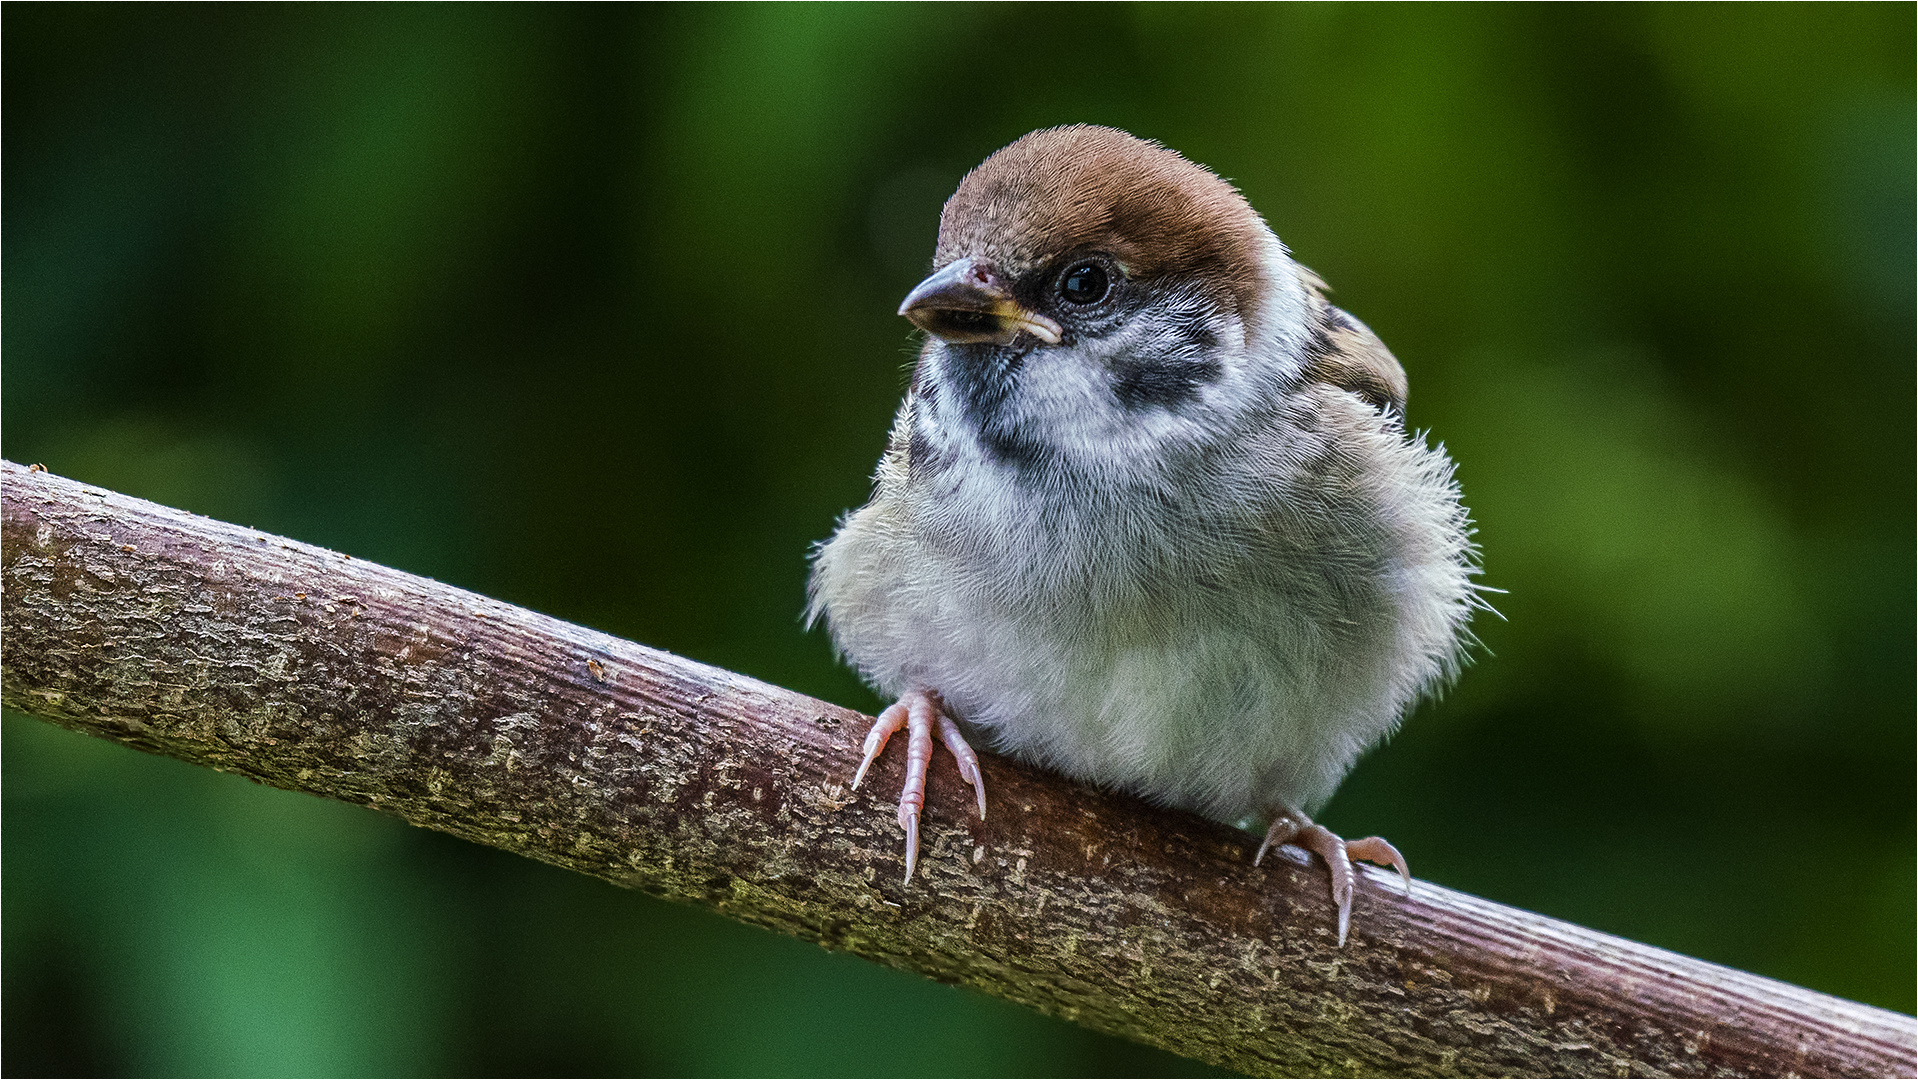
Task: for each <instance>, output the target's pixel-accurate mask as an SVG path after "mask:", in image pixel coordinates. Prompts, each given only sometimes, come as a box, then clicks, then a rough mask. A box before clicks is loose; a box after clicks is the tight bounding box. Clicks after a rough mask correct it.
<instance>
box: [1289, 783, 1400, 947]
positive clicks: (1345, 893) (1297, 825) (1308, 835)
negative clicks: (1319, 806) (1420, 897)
mask: <svg viewBox="0 0 1918 1080" xmlns="http://www.w3.org/2000/svg"><path fill="white" fill-rule="evenodd" d="M1286 843H1296V844H1298V845H1299V846H1300V847H1302V848H1304V849H1306V850H1307V851H1310V852H1311V853H1313V854H1314V855H1317V856H1318V857H1319V858H1321V859H1323V860H1325V866H1326V870H1327V871H1328V872H1329V873H1330V875H1331V878H1332V902H1333V903H1335V904H1337V905H1338V906H1339V947H1340V948H1344V947H1345V935H1346V931H1347V930H1348V929H1349V928H1350V926H1351V924H1352V893H1353V891H1354V889H1355V888H1356V887H1357V885H1358V875H1357V874H1354V873H1353V872H1352V862H1353V860H1355V859H1364V860H1366V861H1367V862H1374V863H1378V864H1379V865H1381V866H1389V867H1391V868H1393V869H1395V870H1397V871H1398V872H1399V880H1400V881H1402V882H1404V884H1405V895H1407V896H1410V895H1412V871H1411V870H1409V869H1407V868H1406V865H1405V856H1403V855H1400V854H1399V849H1398V848H1395V847H1393V846H1392V845H1391V844H1389V843H1387V842H1386V841H1385V839H1384V838H1383V837H1378V836H1368V837H1366V838H1365V839H1363V840H1353V841H1351V842H1350V843H1348V842H1346V841H1345V840H1342V839H1340V838H1339V836H1338V835H1337V834H1336V833H1334V832H1332V830H1330V829H1328V828H1326V827H1325V826H1323V825H1315V824H1313V822H1312V819H1311V818H1308V817H1306V816H1305V815H1304V814H1301V813H1299V812H1298V811H1296V810H1281V811H1280V812H1279V814H1278V816H1277V817H1275V818H1273V820H1272V827H1271V828H1269V829H1267V830H1266V832H1265V842H1264V843H1262V844H1260V845H1259V853H1258V854H1257V855H1254V856H1253V857H1252V865H1253V866H1257V865H1259V863H1260V861H1262V860H1263V859H1264V858H1265V853H1266V852H1267V851H1268V850H1270V849H1271V848H1272V847H1274V846H1275V845H1278V844H1286Z"/></svg>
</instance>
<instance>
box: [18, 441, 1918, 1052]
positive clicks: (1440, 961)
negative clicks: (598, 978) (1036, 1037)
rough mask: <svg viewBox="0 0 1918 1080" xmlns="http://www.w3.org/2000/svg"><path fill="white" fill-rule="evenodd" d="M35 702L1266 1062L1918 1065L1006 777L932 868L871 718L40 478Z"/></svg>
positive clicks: (21, 597) (1763, 1010) (1869, 1044)
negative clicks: (864, 774) (905, 833)
mask: <svg viewBox="0 0 1918 1080" xmlns="http://www.w3.org/2000/svg"><path fill="white" fill-rule="evenodd" d="M0 470H3V471H0V483H3V484H4V492H0V495H3V497H4V528H3V531H0V553H3V555H4V570H3V571H0V588H3V589H4V608H3V609H0V615H3V616H4V629H5V640H4V656H0V668H3V676H0V688H3V692H4V700H5V703H6V704H7V705H8V706H10V707H12V708H16V709H20V710H22V711H24V712H28V713H32V714H34V715H36V716H40V717H43V718H45V719H47V720H49V721H52V722H53V723H56V724H60V725H62V726H64V727H68V728H72V729H74V730H77V731H84V732H87V733H89V734H93V735H98V736H101V737H103V738H108V739H112V740H115V741H117V742H122V743H125V744H127V745H129V746H134V747H137V748H139V749H142V750H146V751H149V752H152V753H156V754H164V755H167V756H169V757H176V758H181V759H183V760H187V761H192V762H197V763H199V764H203V765H207V766H210V767H212V768H216V769H221V770H225V771H228V772H236V773H240V774H243V775H246V776H249V777H252V778H253V779H255V780H258V781H260V782H262V783H267V784H272V785H274V786H277V787H283V788H287V789H290V790H294V791H305V792H311V793H314V794H318V795H325V796H328V797H330V798H335V799H341V800H344V801H347V802H353V803H359V804H361V805H365V806H370V807H373V808H375V809H377V810H380V811H383V812H385V813H389V814H394V815H396V816H398V817H401V818H403V819H405V820H407V821H409V822H412V823H414V824H416V825H422V826H425V827H428V828H433V829H440V830H443V831H445V832H449V833H452V834H454V835H456V836H462V837H465V838H467V839H469V840H473V841H475V842H477V843H482V844H490V845H492V846H494V847H499V848H504V849H506V850H508V851H515V852H519V853H520V854H523V855H527V856H530V857H532V858H536V859H540V860H543V861H546V862H549V863H554V864H556V865H559V866H564V867H567V868H569V869H572V870H577V871H579V872H580V873H584V874H591V875H594V876H595V877H600V878H604V879H606V880H608V881H612V882H614V883H616V884H619V885H624V886H628V887H631V888H636V889H641V890H644V891H646V892H648V893H652V894H654V895H657V896H663V897H667V898H670V899H674V900H679V901H683V902H686V903H692V904H698V905H700V906H702V907H707V908H711V909H713V910H715V911H719V912H721V913H723V914H725V915H727V916H729V917H731V918H735V919H739V920H742V921H744V922H750V923H754V924H756V925H759V926H764V927H767V928H770V929H772V930H776V931H778V932H780V933H784V934H791V935H794V936H797V937H802V938H805V939H807V940H809V941H814V942H817V943H819V944H820V945H823V946H825V947H827V948H830V949H840V950H844V951H847V952H851V953H854V954H856V955H859V956H863V957H866V958H868V959H872V960H876V961H878V962H880V963H884V964H889V965H891V966H894V967H898V968H902V969H905V970H908V971H916V972H919V973H921V974H923V975H926V976H928V977H931V978H935V979H939V980H942V981H945V982H952V983H958V984H962V985H965V986H970V987H973V988H975V989H978V990H980V991H982V992H984V993H988V994H992V995H995V996H998V997H1002V998H1006V999H1008V1000H1011V1001H1017V1002H1020V1003H1022V1004H1026V1005H1030V1006H1032V1007H1033V1008H1036V1009H1040V1010H1042V1011H1044V1012H1047V1013H1051V1014H1053V1015H1056V1016H1062V1017H1065V1018H1066V1019H1068V1020H1072V1021H1074V1022H1077V1023H1080V1024H1084V1025H1086V1026H1088V1027H1092V1028H1096V1029H1098V1030H1100V1031H1106V1032H1111V1033H1114V1034H1117V1035H1122V1036H1125V1037H1128V1038H1132V1039H1137V1040H1139V1041H1142V1042H1146V1043H1151V1044H1153V1045H1156V1046H1161V1047H1164V1048H1166V1049H1168V1050H1172V1051H1174V1052H1176V1053H1180V1054H1185V1055H1188V1056H1191V1057H1194V1058H1199V1059H1201V1060H1205V1061H1209V1062H1213V1063H1215V1064H1218V1065H1221V1066H1224V1067H1227V1068H1231V1069H1237V1070H1240V1071H1243V1072H1247V1073H1254V1074H1270V1075H1302V1074H1348V1073H1350V1074H1368V1075H1389V1074H1407V1075H1529V1076H1598V1075H1619V1076H1624V1075H1685V1076H1693V1075H1697V1076H1707V1075H1730V1076H1743V1075H1749V1076H1781V1075H1794V1074H1795V1075H1834V1076H1835V1075H1860V1076H1873V1075H1903V1076H1910V1075H1913V1073H1914V1071H1918V1049H1915V1037H1914V1026H1913V1021H1912V1019H1911V1018H1909V1017H1905V1016H1902V1015H1899V1014H1896V1013H1889V1012H1885V1011H1883V1010H1880V1009H1874V1008H1870V1007H1868V1006H1863V1005H1858V1004H1855V1003H1852V1002H1847V1001H1843V1000H1840V999H1837V998H1832V997H1829V996H1826V995H1823V994H1817V993H1813V992H1810V991H1807V990H1802V989H1799V988H1797V987H1793V986H1788V985H1785V984H1783V983H1778V982H1774V981H1772V980H1769V979H1763V978H1759V977H1756V976H1752V975H1747V974H1744V973H1741V972H1737V971H1732V970H1729V969H1726V968H1722V967H1718V966H1715V965H1711V964H1706V963H1703V962H1700V961H1696V960H1691V959H1687V958H1685V957H1681V956H1676V955H1673V954H1671V953H1667V952H1664V951H1661V950H1658V949H1653V948H1649V947H1646V946H1642V945H1636V944H1633V943H1631V942H1627V941H1622V940H1619V939H1616V938H1612V937H1608V936H1606V935H1603V934H1599V933H1595V932H1592V931H1588V930H1584V929H1581V928H1579V927H1576V926H1570V925H1567V924H1564V923H1560V922H1556V921H1554V920H1551V919H1547V918H1543V917H1541V916H1537V915H1532V914H1529V913H1526V912H1522V911H1515V910H1512V909H1509V908H1504V907H1500V906H1499V905H1496V904H1492V903H1489V902H1487V901H1483V900H1479V899H1476V898H1474V897H1470V896H1466V895H1463V894H1460V893H1456V892H1452V891H1450V890H1447V889H1443V888H1439V887H1436V886H1432V885H1427V884H1424V883H1419V884H1417V885H1416V886H1415V887H1414V889H1413V893H1412V896H1411V897H1409V898H1407V897H1404V896H1401V895H1400V893H1399V891H1398V888H1397V886H1396V884H1395V881H1394V879H1391V878H1389V877H1388V876H1386V875H1385V874H1383V873H1377V872H1372V871H1370V870H1368V871H1367V872H1366V873H1365V874H1364V875H1363V880H1362V882H1361V890H1360V896H1359V899H1358V903H1357V907H1356V910H1355V911H1354V915H1353V921H1352V926H1353V932H1352V940H1351V941H1350V942H1349V943H1348V944H1347V945H1346V947H1345V948H1343V949H1340V948H1338V947H1337V946H1336V945H1335V940H1334V926H1333V918H1332V912H1331V905H1330V901H1329V900H1328V898H1327V896H1326V892H1327V890H1326V883H1325V877H1324V871H1323V869H1322V868H1319V867H1315V866H1313V865H1312V864H1311V863H1309V862H1308V861H1307V860H1306V859H1305V858H1304V857H1303V856H1302V855H1300V854H1299V853H1297V852H1294V851H1292V850H1290V849H1286V850H1284V851H1283V852H1281V857H1279V858H1276V859H1271V858H1268V860H1267V861H1266V864H1265V865H1264V866H1263V867H1260V868H1257V869H1255V868H1253V867H1252V865H1251V854H1252V850H1253V846H1254V843H1255V838H1253V837H1250V836H1247V835H1245V834H1243V833H1240V832H1237V831H1235V830H1233V829H1230V828H1227V827H1225V826H1222V825H1218V824H1215V823H1212V822H1207V821H1204V820H1201V819H1199V818H1196V817H1192V816H1190V815H1186V814H1180V813H1173V812H1167V811H1163V810H1157V809H1154V808H1152V807H1149V806H1146V805H1144V804H1142V803H1140V802H1138V801H1136V800H1132V799H1128V798H1124V797H1120V796H1116V795H1112V794H1108V793H1102V792H1099V791H1095V790H1091V789H1088V788H1085V787H1081V786H1079V785H1077V784H1074V783H1071V782H1069V781H1066V780H1064V779H1061V778H1059V777H1057V776H1052V775H1049V774H1047V773H1044V772H1041V771H1038V770H1036V769H1032V768H1029V767H1027V766H1024V765H1021V764H1019V763H1017V762H1012V761H1008V760H1005V759H999V758H992V757H990V756H988V757H986V759H985V760H984V771H985V777H986V788H987V792H988V794H989V797H990V816H989V817H988V818H987V819H986V820H984V821H981V820H979V819H978V818H977V816H976V814H975V813H974V812H973V811H972V810H971V808H970V798H969V793H968V792H967V790H966V789H965V787H964V785H963V784H962V783H961V782H960V781H959V780H958V777H957V776H956V774H955V773H954V772H953V771H952V770H951V769H946V768H939V769H935V770H934V772H933V777H932V782H931V789H930V793H929V796H930V797H929V800H928V810H927V815H926V820H925V825H924V831H925V848H924V852H923V855H922V858H921V861H920V869H919V874H918V876H917V877H916V878H915V880H914V881H913V882H912V883H911V884H909V885H908V884H905V883H903V882H902V881H901V880H900V879H901V873H902V861H901V856H902V851H901V847H902V844H901V836H900V833H899V830H898V826H897V825H896V824H895V822H894V808H893V805H892V802H891V799H890V798H889V797H888V796H889V795H890V794H892V793H896V792H897V791H898V789H899V784H900V781H901V772H902V764H901V762H902V758H903V755H901V754H897V753H894V754H890V755H888V756H887V757H886V758H885V759H884V760H883V761H882V762H881V763H880V765H879V766H877V767H876V768H875V770H874V774H873V775H872V777H871V778H870V780H869V782H868V784H867V785H866V786H865V787H864V788H862V789H861V790H860V791H859V792H857V793H854V792H851V791H849V790H848V780H849V779H850V776H851V773H852V767H853V765H854V764H855V763H856V759H857V747H858V744H859V741H860V739H861V737H863V735H864V733H865V731H866V728H867V726H868V725H869V724H870V723H871V721H870V719H869V718H867V717H865V716H862V715H860V714H858V713H854V712H851V711H848V710H846V709H841V708H839V707H837V706H834V705H830V704H827V703H825V702H822V701H817V700H814V699H812V698H808V697H805V696H802V695H799V694H795V693H792V692H789V691H786V690H782V689H779V688H778V687H774V686H769V685H767V684H765V683H761V682H757V681H755V680H753V679H750V678H746V677H744V676H741V675H736V674H733V673H731V672H728V671H724V670H720V669H717V668H713V667H709V666H707V665H704V664H698V663H693V662H691V661H687V660H683V659H680V658H678V657H675V656H672V655H670V654H667V653H663V652H660V651H658V650H655V649H649V648H646V647H644V646H641V645H636V644H633V643H631V642H628V641H622V640H620V639H618V638H614V637H611V636H608V635H606V634H601V633H597V632H595V631H592V630H587V629H584V628H582V627H578V626H574V625H571V624H568V623H565V622H561V621H559V620H557V619H552V618H548V617H546V616H544V615H539V614H537V613H534V612H531V611H527V610H524V609H522V608H517V607H513V606H511V605H508V604H504V603H500V602H498V601H495V600H490V599H487V598H485V597H481V596H477V595H475V594H472V593H469V592H465V591H463V590H460V589H455V588H451V587H449V586H446V585H442V584H439V583H437V582H434V581H430V580H426V579H424V578H419V577H415V576H413V575H409V574H405V573H401V572H399V571H395V570H391V569H388V568H385V567H381V566H377V565H373V564H370V563H366V562H363V561H359V560H354V559H352V558H350V557H348V556H345V555H342V554H338V553H335V552H330V551H325V550H322V549H319V548H315V547H311V546H309V545H306V544H301V543H297V542H294V541H290V540H285V539H282V538H280V537H277V536H270V535H266V534H263V533H259V532H257V531H255V530H252V529H246V528H241V527H238V526H234V525H228V524H223V523H221V522H217V521H210V520H208V519H205V518H201V517H196V516H193V515H190V514H185V513H182V512H179V511H176V510H170V509H167V508H165V507H161V506H157V505H154V504H152V503H148V502H143V501H141V500H138V499H133V498H128V497H125V496H121V495H117V494H114V493H112V492H108V491H103V490H100V489H97V488H91V487H87V486H84V485H81V484H77V483H74V482H72V481H69V480H64V479H61V478H59V477H55V476H53V475H51V474H48V473H45V472H43V471H29V470H27V469H24V468H22V467H20V466H18V465H13V464H11V463H7V464H4V466H0Z"/></svg>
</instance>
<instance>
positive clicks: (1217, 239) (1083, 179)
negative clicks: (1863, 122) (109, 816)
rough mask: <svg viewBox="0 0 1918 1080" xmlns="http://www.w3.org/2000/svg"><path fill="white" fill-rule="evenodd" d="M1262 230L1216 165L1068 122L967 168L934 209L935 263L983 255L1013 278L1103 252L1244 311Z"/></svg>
mask: <svg viewBox="0 0 1918 1080" xmlns="http://www.w3.org/2000/svg"><path fill="white" fill-rule="evenodd" d="M1263 235H1264V228H1263V223H1262V222H1261V221H1260V220H1259V215H1258V214H1257V213H1256V212H1254V211H1253V209H1252V207H1251V206H1250V205H1249V204H1247V203H1246V201H1245V197H1244V196H1242V195H1240V194H1239V192H1238V189H1237V188H1234V187H1233V186H1232V185H1231V184H1228V183H1226V182H1225V181H1224V180H1221V179H1220V178H1219V177H1218V176H1217V175H1215V174H1214V173H1213V172H1212V171H1211V170H1209V169H1206V168H1205V167H1203V166H1200V165H1195V164H1193V163H1192V162H1190V161H1187V160H1186V159H1185V158H1183V157H1181V156H1180V155H1179V154H1178V153H1177V152H1176V151H1173V150H1168V149H1166V148H1165V147H1163V146H1161V145H1159V144H1158V143H1156V142H1149V141H1147V140H1145V139H1140V138H1136V137H1134V136H1132V135H1128V134H1126V133H1125V132H1123V131H1120V130H1118V129H1116V128H1108V127H1094V126H1091V125H1087V124H1074V125H1072V126H1070V127H1056V128H1047V129H1045V130H1043V131H1035V132H1033V133H1031V134H1030V135H1026V136H1024V137H1022V138H1020V139H1019V140H1018V141H1016V142H1014V143H1012V144H1011V145H1010V146H1007V147H1006V148H1004V149H1003V150H1000V151H999V152H998V153H996V154H993V155H992V156H991V157H989V158H987V159H986V160H985V161H983V162H981V163H980V164H979V167H978V168H976V169H973V170H972V172H970V173H968V174H966V178H965V179H964V180H962V181H960V182H959V190H958V191H956V192H954V193H953V196H952V198H951V199H949V200H947V202H946V208H945V211H944V212H943V213H941V214H940V215H939V248H938V251H937V253H936V254H935V255H934V256H933V262H934V264H935V265H937V266H944V265H946V264H947V263H950V262H951V261H952V260H954V259H958V258H961V257H964V256H968V255H970V256H983V257H985V258H987V259H990V260H992V261H993V262H995V263H997V264H998V265H1000V266H1001V267H1004V268H1005V269H1006V270H1007V271H1008V272H1010V273H1011V274H1013V275H1014V276H1016V275H1018V274H1020V273H1023V272H1024V271H1026V270H1029V269H1031V268H1033V267H1035V266H1038V265H1040V264H1043V263H1045V262H1046V261H1048V260H1050V259H1053V258H1056V257H1058V256H1060V255H1063V254H1065V253H1067V252H1070V251H1077V250H1099V251H1105V252H1108V253H1110V254H1111V255H1112V256H1113V257H1114V258H1116V259H1118V261H1119V263H1120V264H1121V265H1122V266H1124V267H1125V270H1126V274H1127V276H1129V277H1130V278H1132V279H1133V280H1135V281H1149V280H1152V279H1155V278H1160V277H1164V276H1167V275H1176V276H1180V277H1190V278H1194V279H1196V280H1199V281H1201V282H1202V283H1207V284H1210V285H1212V286H1214V287H1215V288H1216V289H1217V290H1218V291H1220V292H1222V293H1224V294H1226V295H1229V296H1230V297H1231V299H1232V301H1233V302H1234V303H1235V305H1236V306H1237V308H1238V310H1239V311H1241V312H1244V311H1246V310H1248V309H1249V308H1250V307H1251V305H1252V302H1253V299H1254V297H1255V295H1256V293H1257V289H1258V285H1259V278H1260V265H1261V260H1260V254H1261V252H1260V248H1261V241H1262V237H1263Z"/></svg>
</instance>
